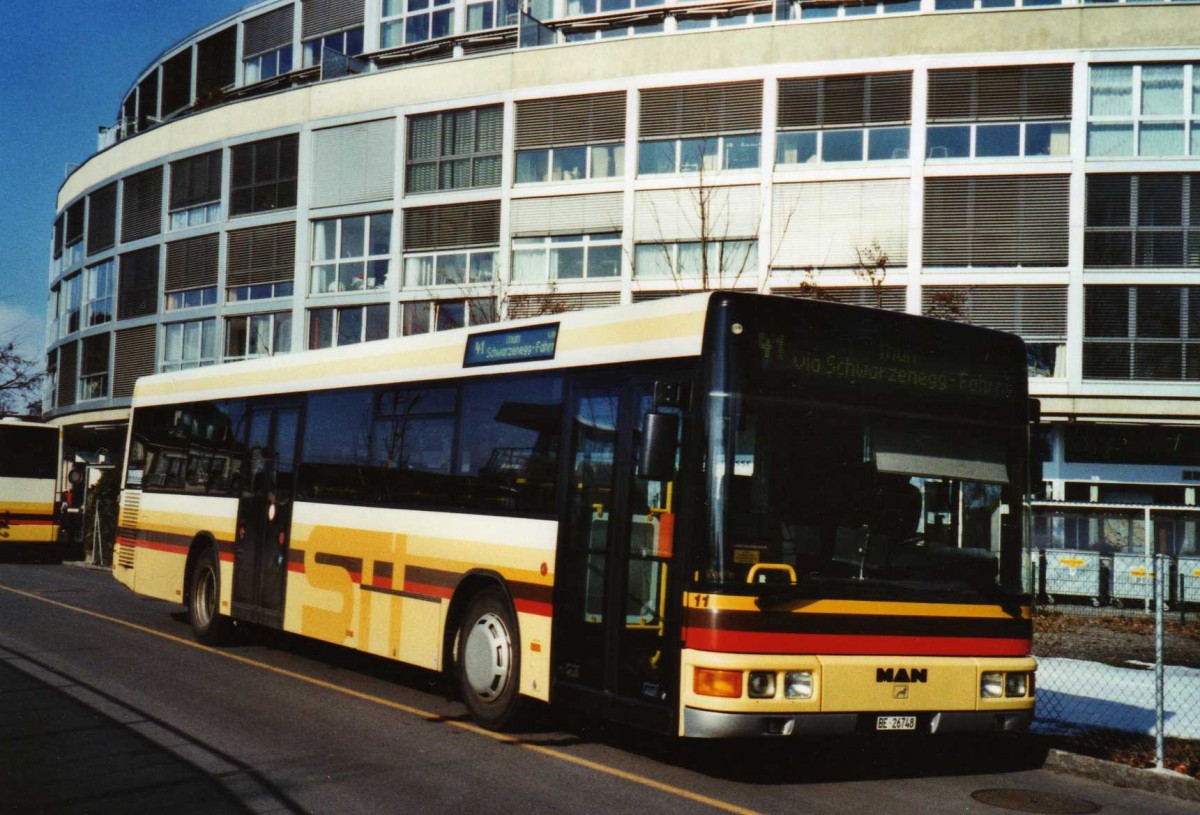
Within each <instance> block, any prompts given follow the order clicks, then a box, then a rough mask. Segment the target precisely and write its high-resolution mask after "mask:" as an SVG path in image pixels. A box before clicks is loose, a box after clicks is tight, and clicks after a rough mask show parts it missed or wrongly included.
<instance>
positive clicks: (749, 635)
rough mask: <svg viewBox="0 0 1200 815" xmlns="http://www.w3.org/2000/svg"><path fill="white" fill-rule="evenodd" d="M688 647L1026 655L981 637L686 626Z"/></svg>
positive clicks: (1025, 645)
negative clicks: (801, 631) (796, 632)
mask: <svg viewBox="0 0 1200 815" xmlns="http://www.w3.org/2000/svg"><path fill="white" fill-rule="evenodd" d="M683 639H684V642H685V643H686V644H687V647H688V648H696V649H699V650H702V651H724V652H728V653H736V654H886V655H892V656H981V657H983V656H987V657H1023V656H1028V655H1029V640H1024V639H1001V638H984V637H905V636H876V635H870V634H769V633H758V632H752V631H713V630H711V629H703V628H688V629H684V632H683Z"/></svg>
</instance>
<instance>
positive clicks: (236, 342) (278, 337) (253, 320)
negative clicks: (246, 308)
mask: <svg viewBox="0 0 1200 815" xmlns="http://www.w3.org/2000/svg"><path fill="white" fill-rule="evenodd" d="M291 350H292V313H291V312H290V311H276V312H272V313H270V314H247V315H244V316H240V317H229V318H226V320H225V361H226V362H231V361H233V360H239V359H253V358H254V357H269V356H274V355H275V354H287V353H290V352H291Z"/></svg>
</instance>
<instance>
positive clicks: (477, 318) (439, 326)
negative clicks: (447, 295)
mask: <svg viewBox="0 0 1200 815" xmlns="http://www.w3.org/2000/svg"><path fill="white" fill-rule="evenodd" d="M499 319H500V317H499V313H498V312H497V310H496V298H494V297H461V298H457V299H449V300H408V301H405V302H402V303H401V304H400V333H401V335H402V336H405V337H408V336H411V335H413V334H428V333H429V332H431V331H447V330H449V329H452V328H464V327H467V326H474V325H486V324H488V323H494V322H496V321H497V320H499Z"/></svg>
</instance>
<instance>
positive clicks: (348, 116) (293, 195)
mask: <svg viewBox="0 0 1200 815" xmlns="http://www.w3.org/2000/svg"><path fill="white" fill-rule="evenodd" d="M1198 23H1200V6H1196V5H1192V4H1186V3H1175V2H1163V3H1132V2H1130V3H1124V2H1105V3H1079V4H1077V3H1068V2H1059V0H880V2H870V1H869V0H868V1H867V2H854V3H847V2H840V1H839V0H800V1H799V2H794V1H789V0H780V1H779V2H777V3H769V2H762V0H717V2H711V1H707V2H669V3H663V2H656V0H599V2H597V0H532V2H531V3H529V4H526V5H524V6H519V5H518V4H517V3H516V2H515V0H484V2H474V0H423V2H416V0H407V2H403V1H402V0H265V2H260V3H257V4H254V5H252V6H250V7H248V8H246V9H244V10H243V11H241V12H239V13H238V14H236V15H233V16H230V17H228V18H225V19H223V20H220V21H217V22H214V23H213V24H212V25H210V26H208V27H207V28H205V29H203V30H201V31H198V32H196V33H195V34H193V35H192V36H190V37H188V38H186V39H185V40H183V41H181V42H179V43H177V44H176V45H174V46H172V47H171V48H169V49H167V50H166V51H164V52H163V53H162V54H161V55H159V56H158V57H157V58H155V59H154V60H153V61H152V62H151V63H150V65H149V66H148V67H147V68H146V69H145V71H143V73H142V74H141V75H140V76H138V77H136V78H135V81H134V82H133V84H132V86H131V87H130V90H129V92H128V94H127V95H126V97H125V98H124V99H123V100H122V101H121V104H120V108H119V111H118V117H117V121H116V123H115V124H114V125H112V126H111V127H106V128H102V130H101V133H100V137H99V144H98V150H97V152H96V154H95V155H93V156H92V157H91V158H90V159H88V160H87V161H86V162H85V163H84V164H83V165H82V166H80V167H79V168H78V169H76V170H75V171H74V172H72V173H71V175H70V176H69V177H68V178H67V180H66V181H65V182H64V184H63V185H62V187H61V189H60V191H59V196H58V213H57V217H56V220H55V222H54V228H53V243H52V252H51V254H52V261H51V264H50V278H49V286H48V290H49V297H50V303H49V313H50V325H49V329H48V335H49V336H48V358H47V363H48V371H49V377H48V384H47V389H46V393H45V404H44V406H45V412H46V414H47V415H48V416H49V417H50V418H51V419H52V420H53V421H54V422H56V423H58V424H62V425H64V426H65V427H66V428H67V431H68V436H69V437H70V436H71V434H74V438H75V441H76V447H77V448H80V449H86V448H88V447H89V446H91V447H97V446H100V445H102V444H103V445H105V446H106V447H108V448H109V449H110V450H111V448H112V446H113V445H119V444H121V443H123V425H124V422H125V419H126V418H127V414H128V405H129V400H130V396H131V393H132V389H133V384H134V382H135V380H136V378H137V377H138V376H142V375H146V374H149V373H153V372H162V371H172V370H178V369H182V368H188V367H194V366H199V365H218V364H222V363H225V362H228V361H233V360H239V359H245V358H248V357H255V356H262V355H268V354H282V353H299V352H302V351H304V350H305V349H310V348H323V347H328V346H331V345H342V344H348V343H357V342H368V341H371V340H374V339H379V338H384V337H390V336H399V335H405V334H414V333H422V332H427V331H436V330H441V329H445V328H451V327H458V326H463V325H477V324H482V323H487V322H492V321H496V320H501V319H507V318H513V317H519V316H530V315H537V314H544V313H553V312H558V311H562V310H567V309H576V308H591V307H599V306H605V305H610V304H615V303H622V302H633V301H638V300H641V299H648V298H655V297H661V296H668V295H673V294H677V293H681V292H687V291H695V290H699V289H704V288H716V287H732V288H743V289H749V290H756V291H763V292H774V293H780V294H791V295H797V296H806V295H807V296H811V295H814V294H816V295H818V296H824V297H832V298H834V299H839V300H845V301H848V302H855V303H860V304H864V305H871V306H877V307H883V308H890V309H897V310H906V311H909V312H912V313H921V314H929V315H933V316H939V317H943V318H947V319H956V320H966V321H970V322H972V323H976V324H981V325H987V326H992V327H996V328H1000V329H1004V330H1007V331H1012V332H1015V333H1018V334H1020V335H1021V336H1023V337H1024V338H1025V339H1026V341H1027V342H1028V343H1029V349H1030V350H1029V372H1030V383H1031V390H1032V392H1033V393H1034V395H1036V396H1037V397H1039V398H1040V399H1041V401H1042V410H1043V419H1044V421H1045V422H1046V424H1047V428H1048V430H1047V432H1046V434H1045V449H1044V455H1045V458H1046V461H1047V464H1046V471H1045V475H1046V479H1047V497H1048V498H1049V499H1052V500H1057V501H1062V502H1075V503H1079V504H1098V503H1099V504H1114V503H1115V504H1158V505H1180V506H1186V505H1194V504H1196V489H1195V485H1196V484H1200V426H1197V420H1198V419H1200V398H1198V397H1200V283H1198V281H1197V279H1196V271H1197V269H1198V268H1200V43H1197V42H1194V41H1193V40H1192V39H1191V38H1190V35H1187V34H1186V32H1188V31H1193V30H1196V29H1195V27H1196V26H1197V24H1198ZM1193 185H1196V187H1197V189H1196V190H1195V191H1193V189H1192V187H1193ZM1193 294H1194V295H1195V297H1196V302H1195V303H1193V302H1192V296H1193ZM89 434H90V435H89ZM97 434H99V435H97ZM1102 516H1103V512H1102V511H1100V510H1095V511H1092V512H1090V513H1089V512H1088V508H1087V507H1083V508H1081V509H1078V510H1077V511H1076V510H1070V511H1068V510H1066V509H1064V510H1062V511H1061V512H1059V513H1058V514H1057V515H1056V516H1055V517H1056V520H1054V521H1053V523H1050V524H1049V525H1048V526H1044V528H1042V533H1043V534H1049V535H1051V536H1052V537H1053V539H1054V541H1053V542H1054V543H1055V544H1062V543H1064V541H1066V540H1067V539H1069V538H1071V536H1072V535H1073V534H1076V533H1072V532H1071V531H1070V530H1071V529H1078V530H1082V531H1079V532H1078V535H1084V536H1085V537H1086V536H1087V535H1091V536H1092V537H1094V536H1095V535H1096V534H1097V532H1096V530H1097V528H1098V527H1097V526H1096V524H1095V523H1094V519H1095V518H1097V517H1102ZM1088 517H1090V518H1092V521H1086V520H1084V521H1082V522H1081V521H1080V519H1081V518H1084V519H1086V518H1088ZM1089 524H1090V525H1089ZM1191 528H1192V526H1191V525H1190V524H1182V523H1181V524H1179V525H1178V528H1176V527H1171V529H1170V530H1169V531H1166V532H1164V531H1163V530H1166V529H1167V525H1166V524H1165V523H1164V524H1163V525H1162V526H1161V529H1156V539H1157V540H1158V541H1159V543H1162V542H1163V541H1164V540H1166V539H1165V538H1163V535H1167V537H1168V538H1170V540H1169V541H1168V543H1169V544H1170V545H1171V546H1174V547H1175V548H1176V549H1178V548H1179V547H1180V546H1182V547H1184V548H1189V547H1190V549H1191V550H1194V548H1195V543H1194V541H1192V540H1190V538H1191V537H1193V535H1192V533H1191V532H1190V531H1188V530H1190V529H1191ZM1088 530H1091V531H1090V532H1089V531H1088ZM1099 534H1100V535H1101V537H1103V536H1105V535H1107V534H1108V533H1106V532H1104V531H1103V530H1101V532H1100V533H1099ZM1138 534H1142V535H1144V534H1145V533H1144V527H1143V531H1142V532H1141V533H1138V532H1137V530H1136V529H1134V527H1132V526H1130V527H1129V528H1128V529H1127V538H1128V540H1127V541H1126V542H1127V543H1132V542H1136V541H1135V539H1136V538H1137V535H1138ZM1078 535H1076V537H1078ZM1091 544H1095V541H1094V540H1093V541H1091Z"/></svg>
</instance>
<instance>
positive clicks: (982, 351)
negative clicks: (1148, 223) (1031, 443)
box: [697, 304, 1027, 602]
mask: <svg viewBox="0 0 1200 815" xmlns="http://www.w3.org/2000/svg"><path fill="white" fill-rule="evenodd" d="M715 331H716V332H717V333H716V338H715V341H716V343H717V345H718V346H719V347H723V349H724V352H723V353H716V354H714V362H713V366H712V368H711V371H712V379H711V387H710V390H709V394H708V409H707V417H706V418H707V426H708V454H707V455H708V461H707V463H706V467H707V471H706V481H707V490H706V491H707V494H708V506H709V510H710V512H709V534H708V539H709V541H710V542H711V545H710V546H709V547H708V549H707V551H706V552H705V558H706V562H703V563H698V564H697V565H698V571H700V572H702V575H701V577H702V579H703V580H704V582H705V583H707V584H709V585H713V584H717V585H718V586H721V587H723V588H724V590H734V589H735V587H736V586H741V587H742V589H743V590H750V591H753V592H754V593H760V594H761V593H764V592H765V593H775V594H779V591H778V589H779V587H780V586H794V587H796V588H795V590H794V591H790V592H783V593H784V594H789V593H790V594H792V595H796V596H806V597H807V596H821V597H838V596H840V597H858V596H870V597H889V596H894V597H898V598H899V597H903V598H911V597H913V596H914V594H916V595H918V596H919V595H926V596H929V597H931V598H932V595H933V594H935V593H940V594H943V595H947V596H949V597H951V598H953V599H956V600H962V601H966V602H971V601H977V600H980V599H981V598H982V599H988V600H993V601H994V599H995V598H997V597H1007V596H1009V593H1010V592H1020V590H1021V583H1022V580H1021V573H1022V569H1021V565H1020V564H1021V547H1022V537H1023V517H1024V515H1023V496H1024V486H1023V485H1024V483H1025V478H1026V468H1025V457H1026V452H1027V449H1026V442H1025V439H1026V424H1025V422H1026V414H1025V411H1026V409H1027V404H1026V399H1027V397H1026V392H1025V387H1024V375H1025V371H1024V355H1023V350H1022V348H1021V345H1020V342H1019V341H1018V340H1016V338H1014V337H1010V336H1005V335H1001V334H998V333H996V332H988V331H980V330H979V329H972V328H969V327H966V326H961V325H955V324H951V323H943V322H934V321H914V320H912V319H911V318H906V317H904V316H903V315H894V314H887V313H883V312H879V311H875V310H867V309H852V308H845V309H842V308H839V309H833V310H831V309H821V310H818V309H808V308H805V307H804V306H793V307H792V309H791V310H790V311H782V310H781V311H779V312H778V313H772V312H771V311H768V310H766V309H762V308H760V309H756V310H754V311H753V312H751V311H749V310H746V309H744V310H740V311H739V310H738V309H737V308H736V304H735V306H734V307H731V309H730V310H729V311H728V312H727V313H726V314H724V315H722V316H720V317H718V319H717V321H716V328H715ZM764 586H765V587H766V588H763V587H764ZM754 587H758V588H754ZM805 589H808V591H807V592H806V591H805Z"/></svg>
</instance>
